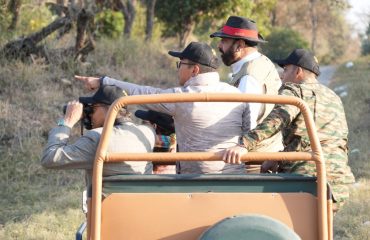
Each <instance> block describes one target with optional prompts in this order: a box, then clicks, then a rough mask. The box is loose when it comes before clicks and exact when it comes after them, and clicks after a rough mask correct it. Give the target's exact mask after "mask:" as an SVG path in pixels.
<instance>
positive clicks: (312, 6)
mask: <svg viewBox="0 0 370 240" xmlns="http://www.w3.org/2000/svg"><path fill="white" fill-rule="evenodd" d="M310 16H311V31H312V39H311V50H312V52H313V53H314V54H315V50H316V45H317V42H316V38H317V22H318V16H317V13H316V0H310Z"/></svg>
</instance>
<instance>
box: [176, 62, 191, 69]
mask: <svg viewBox="0 0 370 240" xmlns="http://www.w3.org/2000/svg"><path fill="white" fill-rule="evenodd" d="M181 64H183V65H190V66H193V65H196V64H194V63H186V62H181V61H178V62H176V67H177V69H179V68H180V67H181Z"/></svg>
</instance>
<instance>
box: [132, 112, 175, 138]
mask: <svg viewBox="0 0 370 240" xmlns="http://www.w3.org/2000/svg"><path fill="white" fill-rule="evenodd" d="M135 116H136V117H138V118H141V119H143V120H146V121H149V122H151V123H155V124H157V126H158V127H160V128H161V131H162V133H163V134H164V135H171V134H172V133H175V124H174V121H173V118H172V116H171V115H168V114H166V113H161V112H157V111H152V110H148V111H144V110H137V111H136V112H135Z"/></svg>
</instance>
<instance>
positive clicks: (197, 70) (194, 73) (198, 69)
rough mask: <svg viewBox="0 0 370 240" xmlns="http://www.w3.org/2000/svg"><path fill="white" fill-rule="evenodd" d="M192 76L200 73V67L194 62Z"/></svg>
mask: <svg viewBox="0 0 370 240" xmlns="http://www.w3.org/2000/svg"><path fill="white" fill-rule="evenodd" d="M192 73H193V74H192V75H193V77H195V76H196V75H198V74H199V73H200V67H199V65H198V64H195V65H194V67H193V72H192Z"/></svg>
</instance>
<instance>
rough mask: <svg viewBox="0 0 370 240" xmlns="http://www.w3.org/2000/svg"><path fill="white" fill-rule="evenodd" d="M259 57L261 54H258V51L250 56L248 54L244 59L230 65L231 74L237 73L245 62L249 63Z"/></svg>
mask: <svg viewBox="0 0 370 240" xmlns="http://www.w3.org/2000/svg"><path fill="white" fill-rule="evenodd" d="M260 56H261V53H259V52H258V51H256V52H254V53H252V54H248V55H247V56H245V57H244V58H242V59H240V60H239V61H237V62H235V63H233V64H231V70H232V71H233V74H235V73H238V72H239V71H240V69H241V68H242V66H243V64H244V63H246V62H249V61H252V60H254V59H256V58H258V57H260Z"/></svg>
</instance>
